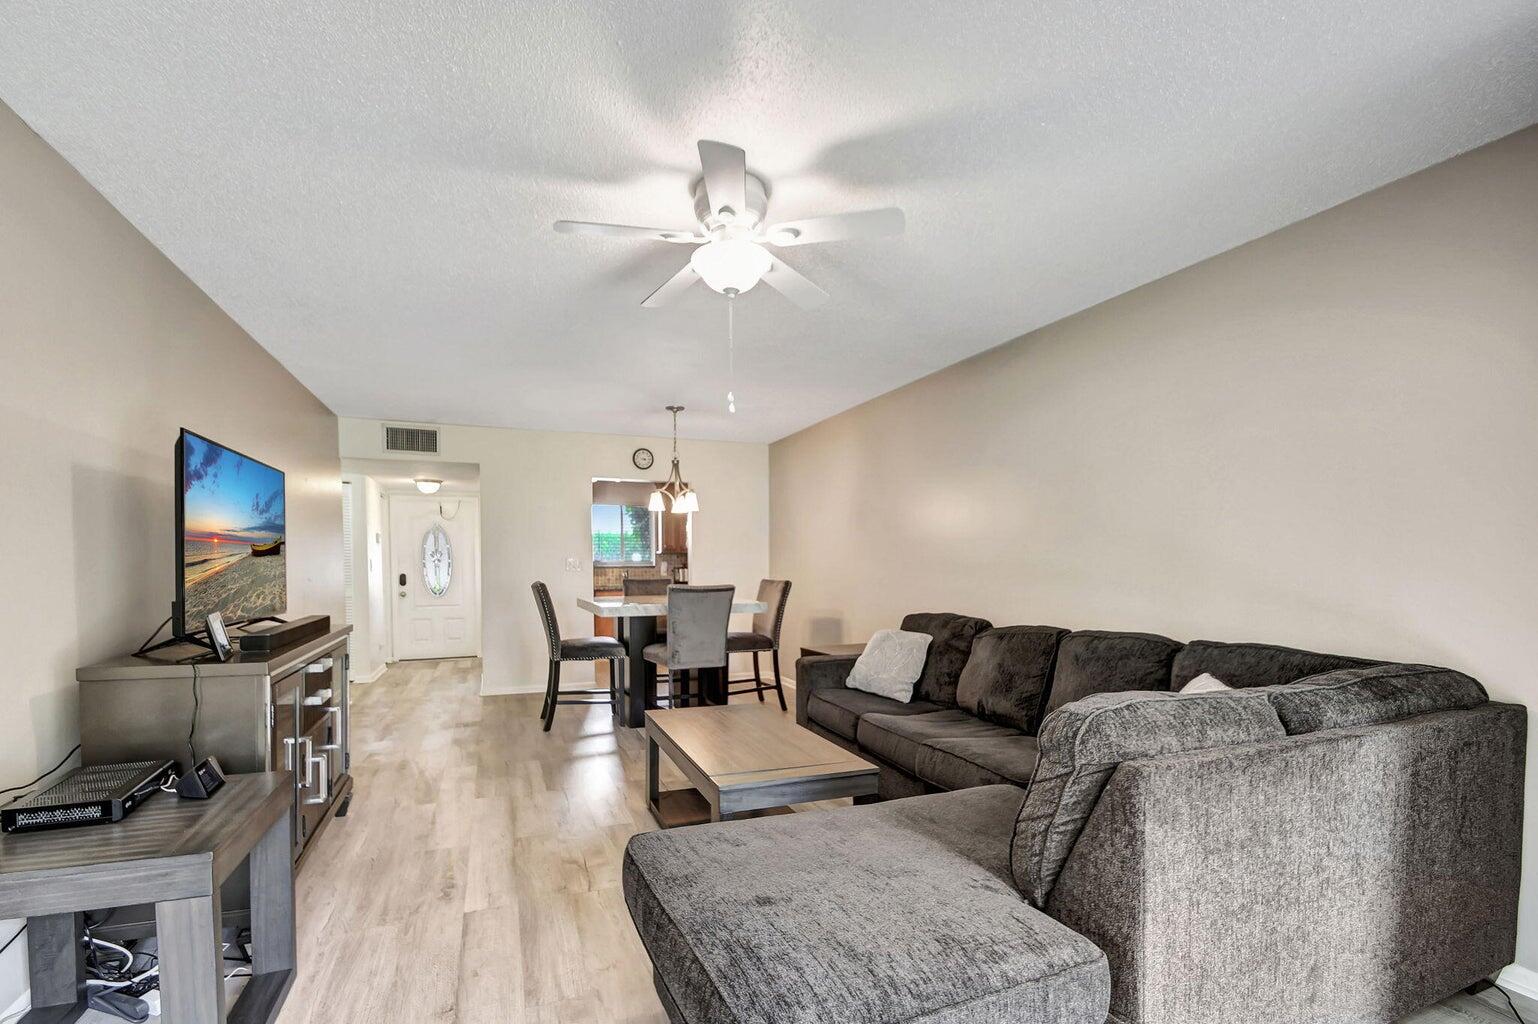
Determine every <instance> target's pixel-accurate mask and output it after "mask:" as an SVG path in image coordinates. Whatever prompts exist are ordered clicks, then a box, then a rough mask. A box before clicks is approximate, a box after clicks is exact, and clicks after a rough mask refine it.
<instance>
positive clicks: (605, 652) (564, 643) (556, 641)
mask: <svg viewBox="0 0 1538 1024" xmlns="http://www.w3.org/2000/svg"><path fill="white" fill-rule="evenodd" d="M534 603H535V604H537V605H538V606H539V618H540V621H541V622H543V623H544V626H545V641H546V643H548V644H549V645H550V673H549V676H548V678H547V679H546V682H545V706H544V707H543V708H542V709H541V710H540V712H539V717H540V718H542V719H544V720H545V728H544V731H545V732H549V731H550V726H551V725H552V724H553V723H554V722H555V707H556V705H557V704H607V705H609V710H610V712H612V713H617V710H616V709H617V708H618V707H619V702H618V699H617V697H616V695H615V693H616V687H617V684H618V681H619V680H621V679H623V678H625V668H626V666H627V665H628V664H629V662H628V660H627V659H626V657H625V645H624V644H622V643H620V642H619V641H618V640H616V639H614V638H613V637H612V636H584V637H573V638H572V639H570V640H562V639H561V627H560V626H559V625H558V624H557V623H556V619H555V605H553V604H551V602H550V588H549V587H547V586H545V585H544V584H543V583H541V582H539V581H538V580H535V581H534ZM563 661H609V662H618V663H619V664H617V665H614V664H611V665H610V666H609V688H608V689H607V690H600V689H586V690H563V689H561V662H563ZM564 697H569V698H572V699H570V700H563V699H562V698H564ZM592 698H597V699H596V700H595V699H592Z"/></svg>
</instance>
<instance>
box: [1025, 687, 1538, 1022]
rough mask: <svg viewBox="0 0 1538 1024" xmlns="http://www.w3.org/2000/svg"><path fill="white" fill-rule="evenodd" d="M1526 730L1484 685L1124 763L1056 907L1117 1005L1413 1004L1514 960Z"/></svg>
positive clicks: (1374, 1007)
mask: <svg viewBox="0 0 1538 1024" xmlns="http://www.w3.org/2000/svg"><path fill="white" fill-rule="evenodd" d="M1526 737H1527V718H1526V710H1525V709H1524V708H1521V707H1518V706H1515V705H1508V704H1486V705H1483V706H1481V707H1478V708H1474V709H1471V710H1466V711H1451V712H1441V713H1436V714H1427V715H1420V716H1417V717H1415V718H1410V719H1405V720H1403V721H1400V722H1394V723H1390V724H1387V725H1375V726H1367V727H1362V728H1352V729H1335V730H1328V731H1322V732H1316V733H1309V734H1306V735H1299V736H1290V737H1287V738H1285V739H1277V740H1269V741H1265V742H1261V743H1252V744H1244V745H1239V746H1231V747H1224V748H1217V749H1211V750H1201V751H1192V752H1188V753H1182V754H1171V755H1166V756H1163V757H1150V758H1143V759H1140V760H1136V761H1128V762H1125V763H1123V764H1122V765H1120V766H1119V767H1118V768H1117V769H1116V771H1115V773H1114V774H1113V775H1112V776H1111V778H1110V780H1109V781H1108V782H1107V783H1106V787H1105V789H1104V791H1103V792H1102V794H1101V796H1100V800H1099V802H1098V803H1097V805H1096V806H1095V809H1094V811H1093V812H1092V813H1091V814H1090V817H1089V820H1088V821H1087V822H1086V824H1085V827H1084V831H1083V833H1082V834H1081V835H1080V837H1079V839H1078V842H1077V843H1076V844H1075V846H1074V849H1073V852H1072V853H1071V854H1070V856H1069V858H1068V861H1067V863H1066V864H1065V865H1064V867H1063V872H1062V874H1061V875H1060V876H1059V878H1058V883H1057V887H1056V888H1055V889H1054V890H1053V892H1052V896H1051V898H1050V899H1049V901H1048V904H1047V912H1048V913H1049V914H1051V915H1052V916H1053V917H1055V918H1056V919H1057V920H1059V921H1061V922H1062V923H1063V924H1066V925H1068V926H1069V927H1070V928H1073V929H1074V930H1075V931H1077V932H1079V933H1080V934H1081V935H1083V936H1085V937H1086V938H1088V939H1089V940H1090V941H1092V942H1094V943H1095V944H1096V945H1097V946H1099V947H1100V948H1101V949H1103V950H1105V952H1106V956H1107V957H1108V958H1109V960H1110V963H1111V974H1112V979H1113V985H1112V988H1113V991H1112V998H1111V1012H1112V1019H1113V1020H1115V1021H1118V1022H1125V1024H1186V1022H1191V1021H1218V1020H1233V1021H1239V1020H1265V1021H1268V1022H1274V1024H1305V1022H1317V1021H1320V1020H1363V1021H1365V1020H1398V1019H1400V1018H1402V1017H1404V1016H1407V1015H1408V1014H1410V1013H1411V1012H1413V1011H1415V1010H1418V1009H1420V1008H1422V1007H1424V1006H1428V1005H1430V1004H1432V1003H1435V1002H1436V1001H1438V1000H1440V999H1443V998H1445V997H1447V996H1449V995H1451V994H1453V993H1455V992H1457V991H1458V990H1459V989H1461V988H1462V987H1464V986H1466V985H1469V984H1471V983H1473V982H1474V981H1476V980H1478V979H1479V978H1481V977H1484V976H1485V975H1487V974H1490V973H1493V972H1494V971H1496V970H1498V969H1499V968H1501V967H1503V966H1505V965H1506V964H1508V963H1510V962H1511V960H1512V957H1513V955H1514V950H1515V943H1516V912H1517V893H1518V888H1519V885H1520V881H1521V867H1522V862H1521V855H1522V847H1521V843H1522V799H1523V781H1524V780H1523V775H1524V768H1523V765H1524V760H1525V751H1526ZM1193 967H1194V968H1195V969H1193Z"/></svg>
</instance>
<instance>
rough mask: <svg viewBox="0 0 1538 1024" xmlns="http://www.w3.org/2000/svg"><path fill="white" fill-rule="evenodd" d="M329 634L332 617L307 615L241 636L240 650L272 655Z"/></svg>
mask: <svg viewBox="0 0 1538 1024" xmlns="http://www.w3.org/2000/svg"><path fill="white" fill-rule="evenodd" d="M329 632H331V616H329V615H306V616H305V617H304V618H302V619H295V620H294V621H293V622H280V623H278V624H277V625H276V626H268V627H267V628H266V629H254V630H252V631H251V632H249V633H243V634H241V637H240V649H241V650H242V651H253V652H256V653H258V654H270V653H272V652H273V651H279V650H282V649H283V648H285V647H292V646H294V645H295V644H302V643H304V642H305V641H306V640H315V639H318V638H319V637H323V636H325V635H326V634H327V633H329Z"/></svg>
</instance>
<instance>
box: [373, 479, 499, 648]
mask: <svg viewBox="0 0 1538 1024" xmlns="http://www.w3.org/2000/svg"><path fill="white" fill-rule="evenodd" d="M428 497H432V498H441V499H443V500H445V501H449V500H453V501H459V500H460V499H462V498H469V499H471V500H473V501H474V502H475V505H476V515H475V616H476V618H477V619H478V620H479V621H478V622H477V623H476V625H475V653H474V654H473V655H469V657H474V658H479V657H480V656H481V655H482V653H483V652H484V650H485V644H486V602H485V593H486V588H485V584H484V583H483V582H482V579H481V565H482V559H481V543H482V538H483V535H484V532H485V531H484V530H483V529H482V527H481V512H482V511H483V510H484V509H483V507H482V505H481V495H480V492H478V491H439V492H438V493H437V494H432V495H426V494H421V493H420V492H418V491H416V490H415V489H412V490H409V491H408V490H404V489H388V490H382V492H381V493H380V498H381V499H382V500H381V501H380V503H379V504H380V524H379V527H380V530H381V531H382V532H383V534H384V536H383V537H382V538H381V541H382V543H381V549H382V550H381V553H380V556H379V557H380V559H381V560H382V561H383V562H384V566H383V568H384V569H385V573H384V581H385V596H386V598H387V600H386V601H385V664H387V665H394V664H395V663H396V662H398V661H400V659H399V658H397V657H396V656H395V606H396V604H398V602H396V601H392V600H388V597H389V596H390V595H392V594H394V593H395V587H396V584H395V582H394V579H395V529H394V525H395V499H396V498H428Z"/></svg>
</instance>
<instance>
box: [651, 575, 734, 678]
mask: <svg viewBox="0 0 1538 1024" xmlns="http://www.w3.org/2000/svg"><path fill="white" fill-rule="evenodd" d="M736 592H737V588H736V587H734V586H731V585H730V584H726V585H722V586H709V587H680V586H672V587H669V588H668V623H669V624H668V637H667V640H666V642H662V643H654V644H647V645H646V647H645V648H644V649H643V650H642V651H641V655H642V657H644V658H645V659H646V660H647V661H648V662H650V663H651V664H653V665H655V666H657V669H658V670H660V671H663V672H666V673H667V674H668V703H669V704H670V705H671V706H673V707H675V708H676V707H680V706H684V705H687V704H689V703H690V702H691V701H692V700H693V698H692V696H691V695H690V693H689V677H690V675H691V674H693V673H695V672H699V671H702V670H712V669H720V670H721V680H722V689H723V690H724V689H725V688H726V631H727V628H728V627H729V626H730V625H731V621H732V597H733V596H734V595H735V594H736Z"/></svg>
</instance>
